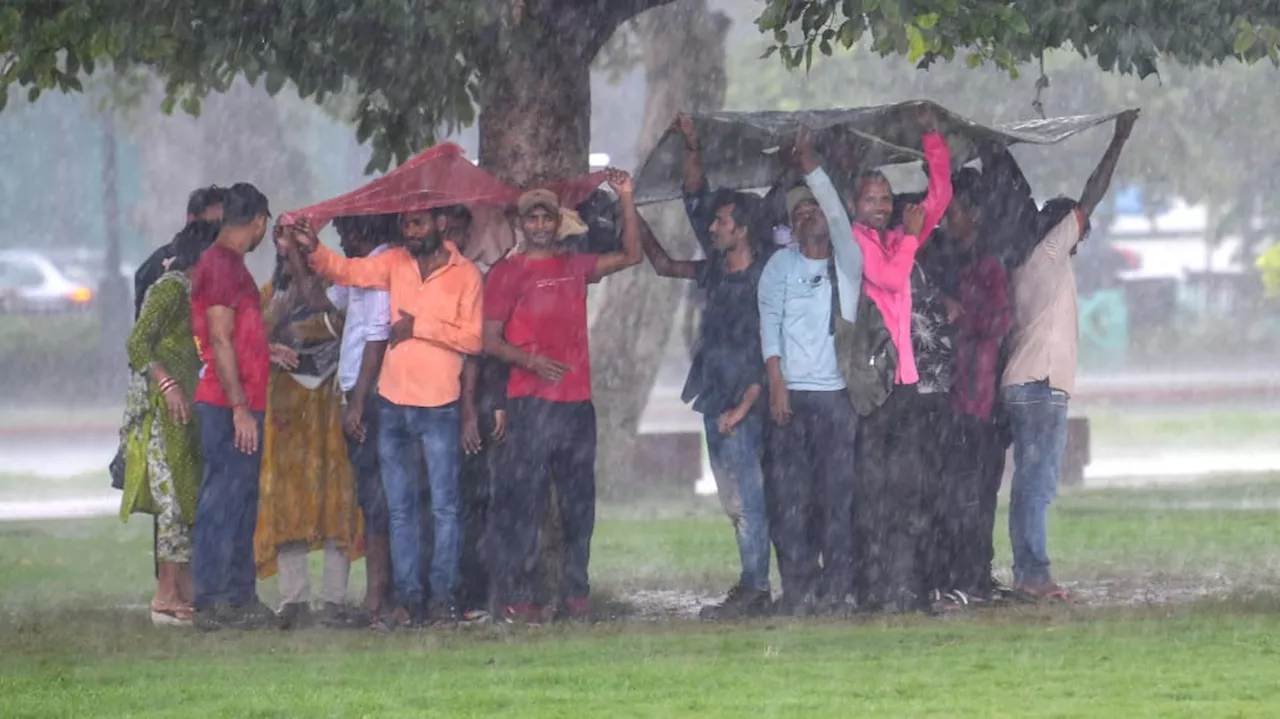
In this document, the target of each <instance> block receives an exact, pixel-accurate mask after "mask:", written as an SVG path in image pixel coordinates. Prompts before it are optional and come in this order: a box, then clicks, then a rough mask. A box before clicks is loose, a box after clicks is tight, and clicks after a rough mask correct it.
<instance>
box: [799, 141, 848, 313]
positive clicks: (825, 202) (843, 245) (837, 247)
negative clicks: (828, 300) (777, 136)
mask: <svg viewBox="0 0 1280 719" xmlns="http://www.w3.org/2000/svg"><path fill="white" fill-rule="evenodd" d="M796 152H797V153H799V155H800V167H801V169H802V170H803V171H804V173H805V184H807V185H808V186H809V191H810V192H812V193H813V197H814V199H816V200H817V201H818V207H819V208H821V209H822V214H823V216H825V217H826V219H827V230H828V231H829V232H830V234H831V250H832V252H833V253H834V254H835V257H836V272H837V273H838V276H837V278H838V280H839V282H840V314H841V316H843V317H844V318H845V320H846V321H848V322H856V321H857V319H858V296H859V295H860V294H862V264H863V263H862V249H861V248H859V247H858V243H857V241H856V240H854V238H853V223H851V222H850V221H849V213H848V211H847V210H845V207H844V203H843V202H841V201H840V193H839V192H838V191H837V190H836V187H835V185H834V184H833V183H832V182H831V178H830V177H829V176H828V175H827V172H826V170H823V169H822V166H821V165H819V164H818V159H817V157H816V156H815V155H814V152H813V144H812V138H811V135H810V131H809V128H807V127H802V128H800V130H799V131H798V132H797V133H796Z"/></svg>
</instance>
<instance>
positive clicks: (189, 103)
mask: <svg viewBox="0 0 1280 719" xmlns="http://www.w3.org/2000/svg"><path fill="white" fill-rule="evenodd" d="M182 111H183V112H185V113H187V114H188V115H190V116H192V117H200V96H199V95H188V96H187V97H185V98H183V100H182Z"/></svg>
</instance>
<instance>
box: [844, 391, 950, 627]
mask: <svg viewBox="0 0 1280 719" xmlns="http://www.w3.org/2000/svg"><path fill="white" fill-rule="evenodd" d="M928 404H929V401H928V400H922V398H921V396H920V394H919V392H917V390H916V387H915V385H898V386H897V387H895V388H894V389H893V392H892V393H890V395H889V398H888V399H887V400H886V401H885V403H884V405H882V406H881V407H880V408H878V409H876V410H875V411H873V412H872V413H871V414H869V415H867V416H866V417H863V418H862V421H861V425H860V426H859V432H858V472H857V481H856V492H855V494H854V525H855V527H856V529H855V537H856V542H857V545H856V546H857V547H858V550H859V556H858V562H857V565H858V567H857V580H856V584H857V590H858V599H859V602H860V603H863V604H866V605H870V606H877V605H883V604H886V603H890V602H895V603H904V604H907V605H915V604H916V603H917V602H923V601H924V599H925V591H926V585H927V584H928V579H927V568H926V566H925V565H924V564H923V563H922V562H921V561H920V557H921V551H920V547H921V546H922V541H923V538H924V536H925V534H926V532H927V531H928V530H929V525H930V510H929V505H928V504H926V498H925V493H926V489H927V487H928V485H929V484H930V483H931V481H936V480H930V479H928V477H929V473H930V471H931V469H930V468H929V464H930V456H929V454H928V452H927V451H926V450H924V449H923V446H924V445H925V443H927V442H937V441H938V440H937V438H936V437H930V436H928V435H927V431H926V430H927V421H928V417H929V411H928V409H927V405H928Z"/></svg>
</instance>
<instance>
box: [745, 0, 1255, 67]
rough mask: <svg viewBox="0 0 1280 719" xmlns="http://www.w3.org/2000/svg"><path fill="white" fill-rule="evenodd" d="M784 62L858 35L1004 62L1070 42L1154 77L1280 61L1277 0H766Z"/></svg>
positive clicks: (893, 46)
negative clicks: (1229, 62)
mask: <svg viewBox="0 0 1280 719" xmlns="http://www.w3.org/2000/svg"><path fill="white" fill-rule="evenodd" d="M756 23H757V25H759V27H760V30H761V31H763V32H766V33H772V34H773V39H774V45H772V46H771V47H770V49H769V50H768V52H769V53H770V54H772V53H773V52H775V51H776V52H779V54H780V55H781V58H782V61H783V63H784V64H786V65H788V66H790V67H796V66H798V65H800V64H804V65H805V66H806V67H807V66H809V65H810V64H811V63H812V61H813V55H814V50H815V48H816V49H817V51H818V52H819V53H821V54H823V55H831V54H832V53H833V51H834V49H835V48H836V47H837V46H843V47H845V48H846V49H848V48H851V47H853V45H854V43H856V42H858V41H859V40H862V39H864V37H865V38H866V39H867V45H868V47H870V48H871V49H872V50H873V51H875V52H877V53H879V54H880V55H891V54H900V55H907V56H909V57H910V58H911V60H912V61H913V62H915V61H919V62H920V63H921V64H922V65H924V66H927V65H928V64H930V63H932V62H933V61H935V60H937V59H945V60H948V61H950V60H954V59H955V57H956V54H957V52H963V53H965V54H966V63H967V64H968V66H969V67H977V66H978V65H981V64H983V63H985V62H994V63H995V64H996V65H998V66H999V67H1001V68H1002V69H1005V70H1016V68H1017V66H1018V65H1019V64H1021V63H1024V62H1028V61H1030V60H1032V59H1035V58H1038V57H1040V56H1041V54H1042V53H1043V52H1044V51H1045V50H1052V49H1055V48H1071V49H1074V50H1076V51H1078V52H1079V53H1080V54H1081V55H1082V56H1085V57H1091V58H1094V59H1095V60H1096V61H1097V63H1098V66H1099V67H1101V68H1102V69H1103V70H1107V71H1114V72H1118V73H1121V74H1130V73H1134V74H1137V75H1138V76H1139V77H1146V76H1148V75H1150V74H1152V73H1154V72H1156V71H1157V67H1158V65H1157V63H1158V62H1159V61H1160V60H1161V59H1171V60H1176V61H1178V62H1181V63H1184V64H1188V65H1206V64H1212V63H1217V62H1221V61H1222V60H1225V59H1227V58H1231V57H1238V58H1240V59H1242V60H1245V61H1247V62H1254V61H1257V60H1260V59H1262V58H1270V60H1271V61H1272V62H1273V63H1277V64H1280V2H1277V0H1174V1H1171V2H1156V1H1155V0H1128V1H1125V2H1117V1H1116V0H1073V1H1072V2H1060V0H1013V2H1007V1H1003V0H965V1H963V2H962V1H961V0H767V2H766V7H765V9H764V11H763V12H762V13H761V15H760V17H759V19H758V20H757V21H756Z"/></svg>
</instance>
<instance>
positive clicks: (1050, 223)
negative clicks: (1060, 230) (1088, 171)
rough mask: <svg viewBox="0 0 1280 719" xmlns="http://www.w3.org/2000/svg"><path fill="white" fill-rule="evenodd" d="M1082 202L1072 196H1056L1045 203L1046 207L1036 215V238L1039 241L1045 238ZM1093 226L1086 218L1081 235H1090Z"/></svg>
mask: <svg viewBox="0 0 1280 719" xmlns="http://www.w3.org/2000/svg"><path fill="white" fill-rule="evenodd" d="M1079 206H1080V203H1079V202H1077V201H1075V200H1073V199H1071V198H1070V197H1055V198H1053V199H1052V200H1049V201H1048V202H1046V203H1044V207H1041V208H1040V212H1039V213H1038V214H1037V215H1036V239H1037V241H1039V240H1041V239H1044V237H1045V236H1046V235H1048V234H1049V232H1050V230H1052V229H1053V228H1055V227H1057V226H1058V225H1060V224H1062V221H1063V220H1064V219H1066V217H1067V215H1069V214H1071V213H1072V212H1074V211H1075V209H1076V208H1077V207H1079ZM1090 229H1092V227H1091V226H1090V224H1089V220H1088V219H1087V218H1086V219H1085V223H1084V231H1083V232H1082V233H1081V235H1088V234H1089V230H1090Z"/></svg>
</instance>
